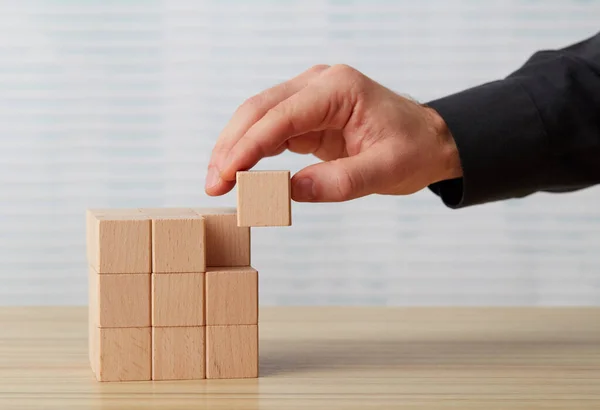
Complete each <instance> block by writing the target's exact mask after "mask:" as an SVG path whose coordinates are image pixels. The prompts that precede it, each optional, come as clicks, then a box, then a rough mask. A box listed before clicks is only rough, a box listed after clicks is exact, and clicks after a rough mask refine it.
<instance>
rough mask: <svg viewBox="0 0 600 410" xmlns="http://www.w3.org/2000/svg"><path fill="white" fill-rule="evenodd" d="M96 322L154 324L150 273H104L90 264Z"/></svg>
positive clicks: (119, 325) (91, 305)
mask: <svg viewBox="0 0 600 410" xmlns="http://www.w3.org/2000/svg"><path fill="white" fill-rule="evenodd" d="M89 275H90V285H91V286H92V290H91V292H92V293H91V294H92V300H93V302H94V303H93V304H92V303H90V308H91V309H93V317H92V320H93V323H94V325H95V326H98V327H148V326H150V275H149V274H145V273H141V274H140V273H124V274H122V273H118V274H117V273H115V274H110V275H101V274H98V273H97V272H96V271H94V269H93V268H91V267H90V272H89Z"/></svg>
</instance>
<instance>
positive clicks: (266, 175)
mask: <svg viewBox="0 0 600 410" xmlns="http://www.w3.org/2000/svg"><path fill="white" fill-rule="evenodd" d="M236 181H237V209H238V213H237V215H238V219H237V223H238V226H244V227H252V226H255V227H260V226H289V225H291V224H292V212H291V180H290V171H240V172H238V173H237V175H236Z"/></svg>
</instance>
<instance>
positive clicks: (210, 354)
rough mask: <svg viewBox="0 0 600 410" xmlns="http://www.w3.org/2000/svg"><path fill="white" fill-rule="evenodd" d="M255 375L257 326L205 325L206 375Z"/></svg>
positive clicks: (221, 376)
mask: <svg viewBox="0 0 600 410" xmlns="http://www.w3.org/2000/svg"><path fill="white" fill-rule="evenodd" d="M256 377H258V325H249V326H248V325H240V326H206V378H207V379H243V378H256Z"/></svg>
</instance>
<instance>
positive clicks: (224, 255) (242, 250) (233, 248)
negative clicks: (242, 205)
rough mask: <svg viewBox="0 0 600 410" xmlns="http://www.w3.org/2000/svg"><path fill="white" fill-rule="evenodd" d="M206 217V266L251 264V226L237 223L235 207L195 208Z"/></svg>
mask: <svg viewBox="0 0 600 410" xmlns="http://www.w3.org/2000/svg"><path fill="white" fill-rule="evenodd" d="M194 210H195V211H196V213H197V214H198V215H201V216H202V217H204V221H205V222H204V223H205V229H206V266H207V267H210V266H249V265H250V228H249V227H239V226H238V225H237V212H236V210H235V208H225V207H224V208H194Z"/></svg>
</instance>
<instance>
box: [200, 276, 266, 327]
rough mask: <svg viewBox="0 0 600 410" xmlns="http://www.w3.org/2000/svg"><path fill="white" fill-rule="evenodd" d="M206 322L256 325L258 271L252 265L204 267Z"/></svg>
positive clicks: (212, 323) (208, 323)
mask: <svg viewBox="0 0 600 410" xmlns="http://www.w3.org/2000/svg"><path fill="white" fill-rule="evenodd" d="M205 298H206V324H207V325H256V324H258V272H257V270H256V269H254V268H252V267H232V268H207V271H206V296H205Z"/></svg>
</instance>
